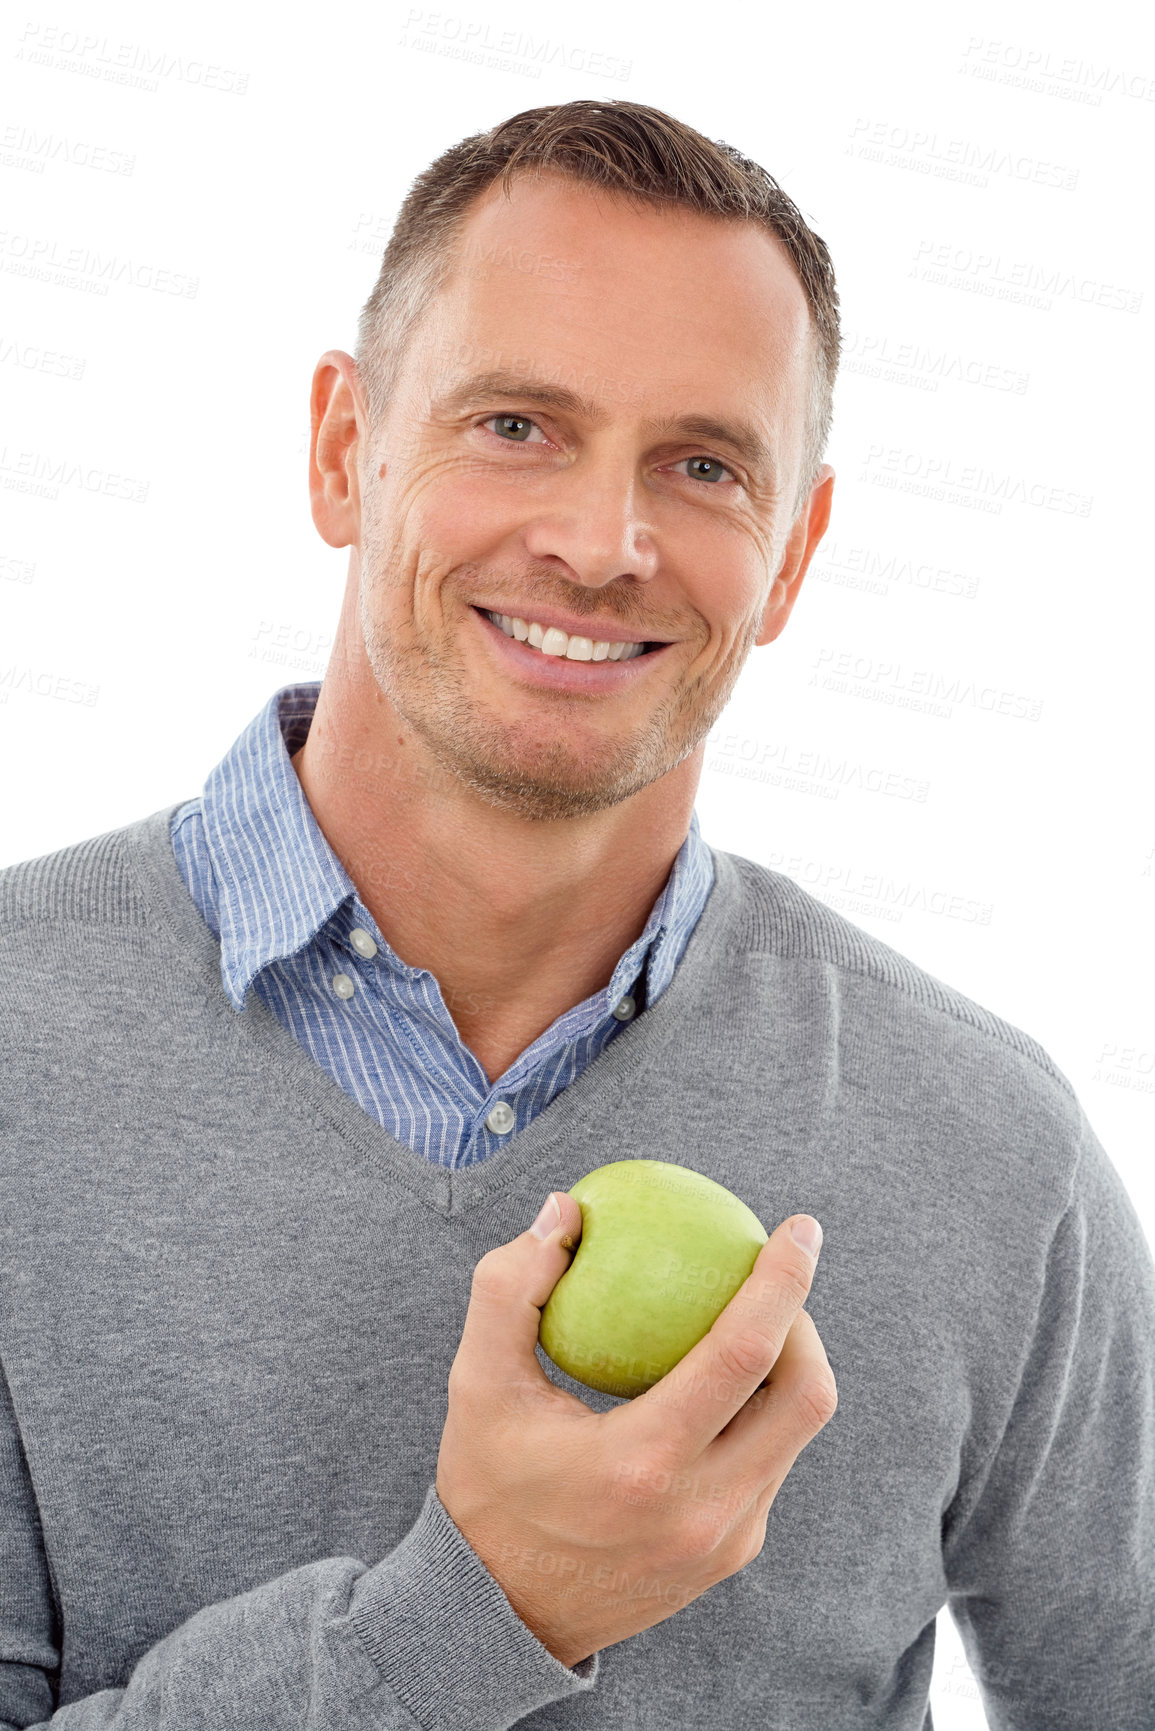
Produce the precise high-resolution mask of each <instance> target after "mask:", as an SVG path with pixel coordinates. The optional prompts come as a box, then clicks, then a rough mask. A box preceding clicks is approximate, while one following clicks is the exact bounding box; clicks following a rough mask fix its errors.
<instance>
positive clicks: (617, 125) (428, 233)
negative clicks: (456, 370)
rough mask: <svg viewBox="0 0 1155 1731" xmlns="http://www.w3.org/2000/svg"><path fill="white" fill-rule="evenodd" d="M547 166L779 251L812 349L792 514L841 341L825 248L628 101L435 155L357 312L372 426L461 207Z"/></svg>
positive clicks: (689, 141) (792, 211)
mask: <svg viewBox="0 0 1155 1731" xmlns="http://www.w3.org/2000/svg"><path fill="white" fill-rule="evenodd" d="M533 168H536V169H537V170H539V171H540V170H543V169H547V168H549V169H552V170H554V171H556V172H559V173H562V174H566V175H569V176H570V177H571V178H572V179H574V180H578V181H586V182H589V183H591V184H593V185H595V186H599V187H603V188H605V189H608V190H610V191H615V192H617V193H619V194H622V195H623V196H625V197H627V198H631V199H634V200H636V201H637V202H639V203H641V204H645V205H650V206H656V207H658V208H662V207H665V206H670V205H681V206H684V207H686V208H687V209H690V210H694V211H697V212H699V213H700V214H701V215H704V216H717V217H729V218H732V219H733V218H737V219H739V220H745V221H750V222H760V223H762V224H763V225H764V226H765V227H766V228H768V229H770V230H771V231H772V233H774V234H775V235H777V237H778V239H779V240H780V241H781V242H782V244H783V245H784V246H785V248H786V250H787V252H788V253H789V255H790V258H791V261H792V263H793V265H794V268H795V270H796V271H797V273H798V277H799V279H800V281H801V284H802V287H803V289H804V290H805V292H806V298H807V301H808V302H809V306H810V313H811V319H812V323H813V332H814V338H815V340H814V343H813V356H812V365H811V388H810V395H809V401H808V409H807V417H806V420H807V425H806V431H805V440H804V447H803V462H802V474H801V476H800V479H799V485H798V492H797V494H796V497H795V500H794V506H793V511H792V513H791V515H792V516H793V515H794V514H795V513H796V512H797V511H798V509H799V508H800V507H801V505H802V503H803V501H804V500H805V498H806V495H807V493H808V492H809V491H810V488H811V487H812V486H813V484H814V478H815V476H816V474H817V472H818V469H819V467H820V466H821V462H822V454H823V452H824V450H825V449H826V441H827V439H828V437H829V435H830V422H831V417H832V408H833V392H834V379H835V374H836V373H837V371H838V359H839V351H840V347H841V337H840V333H839V319H838V292H837V290H836V288H835V285H834V267H833V265H832V264H831V262H830V254H829V252H828V251H827V249H826V244H825V242H824V241H822V240H821V239H820V238H819V236H818V235H816V234H815V233H814V231H813V229H811V228H810V227H809V226H808V225H807V223H806V222H805V220H804V219H803V217H802V214H801V212H800V211H799V210H798V208H797V206H796V205H795V204H793V203H792V201H791V200H790V199H789V198H788V197H787V196H786V194H785V193H784V192H783V191H782V188H781V187H780V186H779V185H778V183H777V181H775V180H774V179H773V178H772V177H771V176H770V175H769V174H768V173H767V172H766V170H765V169H764V168H760V167H759V166H758V164H757V163H756V162H751V161H750V160H749V159H748V158H747V157H745V156H741V155H739V153H738V152H737V151H736V150H734V149H733V148H732V147H731V146H730V145H728V144H725V143H723V142H722V141H721V140H720V139H719V140H718V141H717V142H712V141H711V140H710V139H708V138H705V137H703V135H702V134H701V133H700V132H695V130H694V128H693V127H691V126H686V125H684V124H683V123H682V122H681V121H680V120H674V119H673V118H672V116H670V115H668V114H663V113H662V111H661V110H660V109H657V108H647V107H645V106H643V105H642V104H641V103H638V102H624V101H607V102H593V101H579V102H563V103H561V104H559V105H557V106H555V107H553V108H527V109H526V110H525V111H524V112H523V113H521V114H515V115H513V116H512V118H511V119H509V120H503V121H502V122H501V123H500V125H498V126H494V127H492V128H491V129H490V130H489V131H488V132H478V133H475V134H474V135H473V136H472V137H470V138H465V139H463V140H462V141H461V143H460V144H455V145H454V146H453V147H452V148H451V149H449V150H447V151H445V153H444V154H443V155H442V156H439V157H438V158H437V160H436V162H434V163H431V164H430V166H429V167H428V168H427V169H426V170H425V171H424V173H422V174H420V175H418V177H417V179H416V180H415V181H414V182H413V185H412V186H411V188H410V189H409V192H408V193H407V195H406V197H405V201H404V203H403V204H402V206H401V210H400V212H399V214H398V217H397V221H396V223H395V225H394V228H393V232H392V234H391V236H390V238H389V244H388V245H387V247H386V248H385V253H384V256H383V257H382V260H381V269H380V271H379V273H378V276H377V281H376V283H375V285H374V287H373V292H372V294H371V295H370V296H369V299H368V300H367V301H366V302H365V305H364V306H363V308H362V309H361V315H360V319H359V321H358V326H357V349H356V353H355V355H354V357H353V358H354V360H355V361H356V362H357V368H358V371H359V373H360V375H361V379H362V382H363V384H364V387H365V394H366V397H367V400H368V408H369V414H370V417H371V420H372V423H373V425H374V426H376V425H377V424H378V422H379V420H380V418H381V416H382V414H383V413H384V410H385V406H386V404H387V403H388V401H389V398H390V396H391V395H392V392H393V389H394V386H395V384H396V380H397V375H398V372H399V369H400V364H401V361H402V359H403V356H404V351H405V347H406V345H407V343H408V341H409V338H410V337H411V335H412V333H413V331H414V329H415V327H416V325H417V322H418V320H419V319H420V317H421V315H422V314H423V312H424V311H425V309H426V308H427V307H428V305H429V303H430V301H431V299H432V298H433V296H434V295H435V294H436V292H437V290H438V289H439V287H440V286H441V284H442V283H443V282H444V281H445V279H446V277H447V276H448V274H449V271H450V269H451V267H452V264H453V260H454V245H453V243H454V241H455V240H456V238H457V236H458V234H459V232H460V229H461V227H462V225H463V222H464V218H465V216H466V213H467V211H468V209H469V207H470V206H471V205H472V203H473V201H474V200H475V199H476V198H478V197H479V196H480V195H481V194H482V193H483V192H485V191H486V189H487V188H488V187H490V186H491V185H492V184H493V183H494V182H495V181H497V180H499V179H500V180H501V181H502V182H503V184H504V186H505V188H506V190H507V191H508V189H509V186H510V182H511V181H512V179H513V176H514V175H515V174H516V173H517V172H518V171H519V170H522V171H527V170H530V169H533Z"/></svg>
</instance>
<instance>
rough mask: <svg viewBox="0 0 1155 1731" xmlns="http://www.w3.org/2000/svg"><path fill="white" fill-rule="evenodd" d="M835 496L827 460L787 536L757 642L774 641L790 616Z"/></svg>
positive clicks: (828, 518) (832, 475)
mask: <svg viewBox="0 0 1155 1731" xmlns="http://www.w3.org/2000/svg"><path fill="white" fill-rule="evenodd" d="M833 497H834V470H833V469H832V468H831V467H830V465H829V463H824V464H823V465H822V467H821V469H819V471H818V474H817V475H816V476H815V479H814V485H813V487H811V489H810V492H809V494H808V496H807V498H806V501H805V503H804V504H803V506H802V509H801V510H800V511H799V513H798V515H797V517H796V518H795V519H794V522H793V525H792V526H791V529H790V533H789V535H788V536H787V537H786V547H785V549H784V551H783V554H782V562H781V564H780V565H779V567H778V573H777V575H776V577H775V578H774V582H773V583H772V585H771V587H770V595H769V598H768V600H767V602H766V606H765V609H764V611H763V614H762V623H761V625H760V626H759V629H758V635H757V637H756V638H755V639H754V641H755V643H756V644H759V645H761V644H763V643H773V641H774V639H775V638H776V637H777V636H778V634H779V632H781V631H782V629H783V627H784V626H785V624H786V621H787V620H788V619H789V617H790V610H791V608H792V607H793V606H794V603H795V601H797V599H798V591H799V590H800V589H801V587H802V579H803V577H805V575H806V567H807V566H808V565H809V563H810V560H811V558H812V556H813V554H814V549H815V548H816V547H817V546H818V543H819V542H820V541H821V539H822V537H823V535H825V533H826V527H827V524H828V523H829V522H830V506H831V502H832V500H833Z"/></svg>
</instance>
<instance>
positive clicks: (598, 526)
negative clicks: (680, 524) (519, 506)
mask: <svg viewBox="0 0 1155 1731" xmlns="http://www.w3.org/2000/svg"><path fill="white" fill-rule="evenodd" d="M532 497H533V499H534V509H533V512H532V515H531V517H530V519H529V521H528V522H527V523H526V524H525V526H524V528H523V531H522V538H523V541H524V544H525V548H526V551H527V552H528V553H529V554H530V555H531V556H532V557H533V558H534V559H535V560H544V561H546V562H549V561H554V560H556V561H560V562H561V564H563V565H564V566H565V567H566V574H567V575H568V576H569V578H570V579H571V581H573V582H575V583H581V584H584V585H585V587H586V588H589V589H599V588H602V587H603V586H604V585H605V584H607V583H612V582H613V581H614V579H615V578H618V577H632V578H634V579H635V580H636V581H639V582H648V581H649V580H650V579H651V578H652V577H654V576H656V574H657V570H658V549H657V545H656V543H655V539H654V532H653V525H652V523H651V522H650V520H649V517H648V515H647V503H648V496H647V494H646V491H645V489H644V488H643V487H641V486H640V485H639V482H638V475H637V467H636V460H635V458H634V456H633V454H632V452H631V453H630V454H626V453H625V452H624V451H622V450H621V449H620V448H619V449H617V450H614V449H612V448H607V449H606V450H604V451H602V452H601V453H599V454H597V455H594V454H593V453H591V452H589V451H586V452H583V453H582V455H581V457H579V458H578V459H577V461H576V462H574V463H572V464H570V465H569V466H568V467H567V468H565V469H562V470H560V471H559V472H558V473H556V474H555V475H554V476H553V477H552V478H551V484H550V486H549V487H548V489H547V490H546V491H545V492H543V493H536V492H535V493H534V494H533V495H532Z"/></svg>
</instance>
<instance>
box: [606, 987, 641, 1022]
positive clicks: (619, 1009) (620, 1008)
mask: <svg viewBox="0 0 1155 1731" xmlns="http://www.w3.org/2000/svg"><path fill="white" fill-rule="evenodd" d="M636 1007H637V1006H636V1005H635V1003H634V1000H633V999H632V998H631V997H630V996H629V994H628V993H627V994H626V996H625V997H624V998H619V999H618V1001H617V1003H616V1004H615V1005H614V1007H613V1010H612V1011H611V1014H612V1015H613V1016H614V1018H615V1020H617V1021H619V1022H628V1021H629V1020H630V1017H631V1016H632V1015H633V1013H634V1010H635V1008H636Z"/></svg>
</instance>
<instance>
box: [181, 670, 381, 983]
mask: <svg viewBox="0 0 1155 1731" xmlns="http://www.w3.org/2000/svg"><path fill="white" fill-rule="evenodd" d="M320 690H321V682H320V680H314V681H312V682H310V683H308V684H303V685H286V686H284V687H282V689H281V690H280V691H277V692H274V694H273V696H272V697H270V699H269V701H268V702H267V703H266V705H265V707H264V708H263V709H262V710H261V712H260V714H259V715H257V716H255V717H254V718H253V720H252V721H251V722H250V723H249V725H248V727H246V728H245V730H244V732H243V733H242V734H241V735H240V737H239V739H237V740H236V742H235V743H234V745H233V746H232V747H231V748H230V749H229V751H228V752H227V753H226V754H225V756H224V757H223V758H222V759H221V761H220V763H219V764H218V765H217V767H216V768H215V769H214V770H213V772H212V774H211V775H210V776H209V778H208V780H207V781H206V782H205V786H204V795H203V800H202V811H203V814H204V826H205V840H206V843H207V846H208V850H209V856H210V859H211V861H212V868H213V875H214V877H215V879H216V883H217V918H218V921H219V923H220V928H221V979H222V981H223V983H224V988H225V991H226V992H227V993H228V995H229V999H230V1001H231V1003H232V1005H233V1008H234V1009H236V1010H243V1009H244V1007H245V997H246V994H247V992H248V989H249V987H250V986H251V984H252V982H253V980H254V979H255V978H256V976H257V975H258V974H259V973H260V971H261V969H262V968H264V967H267V966H268V964H269V963H270V962H274V961H279V960H281V959H282V958H283V957H285V956H291V955H295V954H296V952H297V951H298V950H300V949H302V948H303V947H304V946H305V945H306V944H307V943H309V941H310V940H311V939H312V938H313V937H315V936H316V934H317V932H318V931H320V929H321V927H322V926H323V925H324V924H325V923H326V921H328V920H329V919H330V918H331V917H332V915H333V913H334V912H335V910H336V909H337V908H338V907H340V905H341V903H342V902H343V901H345V900H346V898H347V897H349V896H351V895H354V894H355V893H356V891H355V889H354V886H353V883H352V881H351V879H350V878H349V875H348V873H347V872H346V871H345V868H344V866H343V865H342V864H341V862H340V860H339V859H338V858H337V856H336V854H335V853H334V852H333V850H332V848H331V847H330V846H329V843H328V842H327V841H326V840H325V837H324V835H323V834H322V833H321V829H320V826H319V825H318V823H317V820H316V818H315V817H314V816H313V812H312V808H311V806H310V805H309V802H308V800H307V799H306V798H305V794H304V790H303V789H302V787H301V784H300V782H299V781H298V779H297V772H296V770H295V769H294V768H293V765H292V763H291V762H290V761H289V760H290V758H291V757H292V755H293V753H294V752H295V751H297V750H298V749H299V748H300V746H301V745H302V744H303V743H304V740H305V737H306V735H307V733H308V731H309V723H310V722H311V721H312V718H313V710H314V709H315V707H316V704H317V697H318V695H319V693H320Z"/></svg>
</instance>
